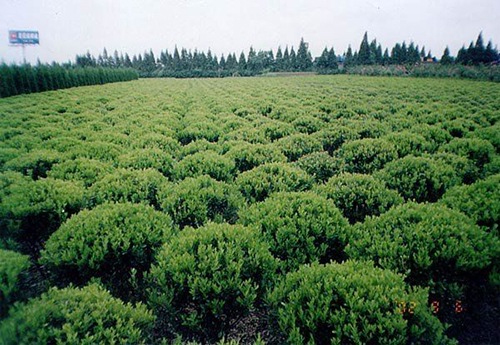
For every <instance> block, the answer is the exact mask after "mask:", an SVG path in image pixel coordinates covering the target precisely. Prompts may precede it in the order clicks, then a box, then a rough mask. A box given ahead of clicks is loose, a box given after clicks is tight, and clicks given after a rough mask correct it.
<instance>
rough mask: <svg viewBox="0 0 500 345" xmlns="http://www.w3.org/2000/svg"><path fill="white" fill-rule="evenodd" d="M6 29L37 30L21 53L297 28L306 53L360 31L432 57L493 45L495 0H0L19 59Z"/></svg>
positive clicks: (31, 57) (240, 45)
mask: <svg viewBox="0 0 500 345" xmlns="http://www.w3.org/2000/svg"><path fill="white" fill-rule="evenodd" d="M9 29H31V30H38V31H39V32H40V46H33V47H26V57H27V60H28V61H31V62H35V61H36V59H37V58H40V60H41V61H43V62H51V61H53V60H56V61H67V60H68V59H74V56H75V54H81V53H85V52H86V51H87V50H88V51H90V52H91V53H92V54H94V55H97V54H99V53H100V52H102V49H103V47H106V48H107V50H108V52H110V53H112V52H113V51H114V50H115V49H116V50H118V51H122V52H128V53H129V54H130V55H132V54H137V53H141V52H143V51H144V50H145V49H149V48H153V51H154V52H155V53H158V52H159V51H160V50H162V49H165V48H168V49H169V50H170V51H172V50H173V48H174V46H175V45H176V44H177V46H179V47H186V48H188V49H194V48H198V49H200V50H207V49H208V48H210V49H211V50H212V52H214V53H215V54H217V55H218V56H220V54H221V53H224V54H225V55H227V53H228V52H233V51H234V52H236V53H237V54H239V52H241V51H242V50H245V52H247V51H248V48H249V47H250V46H251V45H253V47H254V48H256V49H257V50H259V49H266V50H268V49H273V50H275V49H276V48H277V47H278V45H281V46H282V47H284V46H286V45H289V46H291V45H294V46H297V45H298V42H299V40H300V38H301V37H304V39H305V40H306V42H308V43H309V47H310V49H311V52H312V54H313V56H317V55H319V54H320V53H321V51H322V50H323V48H324V47H325V45H327V46H332V45H333V46H334V48H335V51H336V52H337V53H338V54H339V53H342V52H344V51H345V50H346V49H347V46H348V45H349V44H351V45H352V46H353V48H355V49H358V47H359V43H360V41H361V38H362V35H363V33H364V32H365V31H368V34H369V39H370V40H371V39H373V38H377V40H378V41H379V42H380V43H382V46H383V47H384V48H385V47H386V46H389V47H392V46H393V45H394V43H396V42H401V41H403V40H406V41H407V42H409V41H411V40H413V41H414V42H415V43H416V44H418V45H420V46H422V45H425V46H426V48H427V50H429V49H431V50H432V52H433V53H434V54H435V55H437V56H438V57H440V56H441V54H442V52H443V50H444V48H445V46H446V45H449V47H450V49H451V51H452V54H454V55H455V54H456V52H457V50H458V49H459V48H460V47H461V46H462V45H463V44H466V45H468V44H469V42H470V41H471V40H475V39H476V37H477V35H478V33H479V32H480V31H483V37H484V39H485V40H486V41H487V40H489V39H491V40H493V43H494V44H495V45H498V44H500V0H274V1H273V0H117V1H112V0H81V1H80V0H0V61H1V60H3V61H5V62H12V61H22V49H21V48H20V47H12V46H9V43H8V30H9Z"/></svg>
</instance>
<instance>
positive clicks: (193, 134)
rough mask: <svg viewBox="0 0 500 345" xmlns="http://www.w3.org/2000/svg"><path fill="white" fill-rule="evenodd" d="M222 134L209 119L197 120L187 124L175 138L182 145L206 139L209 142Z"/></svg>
mask: <svg viewBox="0 0 500 345" xmlns="http://www.w3.org/2000/svg"><path fill="white" fill-rule="evenodd" d="M221 134H222V132H221V130H220V129H219V128H218V127H217V125H216V124H214V123H213V122H209V121H206V120H205V121H197V122H193V123H191V124H189V125H187V126H186V127H185V128H184V129H183V130H181V131H180V132H179V134H178V136H177V139H178V140H179V141H180V142H181V144H182V145H187V144H189V143H190V142H192V141H195V140H200V139H206V140H208V141H210V142H214V141H217V140H218V139H219V136H220V135H221Z"/></svg>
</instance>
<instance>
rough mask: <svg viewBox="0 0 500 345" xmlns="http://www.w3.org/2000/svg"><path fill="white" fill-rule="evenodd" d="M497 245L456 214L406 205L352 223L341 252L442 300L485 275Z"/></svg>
mask: <svg viewBox="0 0 500 345" xmlns="http://www.w3.org/2000/svg"><path fill="white" fill-rule="evenodd" d="M498 245H499V243H498V240H497V239H495V238H494V237H493V236H491V234H488V233H487V232H486V231H484V230H483V229H481V228H479V227H478V226H477V225H476V224H474V221H472V220H471V219H470V218H468V217H467V216H465V215H463V214H462V213H460V212H458V211H454V210H451V209H449V208H447V207H445V206H442V205H437V204H415V203H407V204H404V205H401V206H397V207H394V208H392V209H390V210H389V211H388V212H386V213H384V214H382V215H381V216H379V217H376V218H367V219H366V220H365V222H364V223H358V224H356V225H355V226H354V227H353V229H352V233H351V234H350V238H349V244H348V245H347V247H346V252H347V254H348V255H349V256H350V257H351V258H354V259H370V260H373V261H374V262H375V263H376V264H377V265H379V266H381V267H383V268H388V269H392V270H394V271H396V272H398V273H402V274H405V275H406V277H407V278H406V279H407V282H408V283H410V284H412V285H413V284H414V285H421V286H429V287H431V291H432V292H433V293H436V294H438V295H442V294H447V293H454V292H453V291H456V290H457V288H458V289H459V290H460V289H461V288H462V287H463V286H466V285H467V284H473V282H474V281H475V280H477V279H476V278H478V276H479V275H480V274H482V273H484V272H487V271H488V270H489V269H490V267H491V264H492V258H493V257H494V256H495V255H496V254H495V251H496V250H498V249H497V248H498ZM455 297H456V296H455Z"/></svg>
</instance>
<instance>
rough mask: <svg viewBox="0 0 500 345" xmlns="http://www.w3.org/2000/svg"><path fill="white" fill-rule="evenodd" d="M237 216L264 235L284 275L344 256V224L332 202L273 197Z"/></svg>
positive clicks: (308, 195) (301, 195)
mask: <svg viewBox="0 0 500 345" xmlns="http://www.w3.org/2000/svg"><path fill="white" fill-rule="evenodd" d="M239 216H240V222H241V223H242V224H243V225H248V226H255V227H257V228H258V229H259V230H260V231H261V232H262V233H263V234H264V236H265V239H266V242H267V243H269V244H270V248H271V252H272V253H273V255H274V256H275V257H276V258H278V259H279V260H280V261H281V266H282V268H283V270H284V271H290V270H293V269H295V268H297V267H299V266H300V265H302V264H306V263H311V262H315V261H319V262H328V261H330V260H332V259H336V260H340V259H341V258H343V256H344V255H343V254H344V251H343V249H344V246H345V241H346V232H347V227H348V226H349V225H348V223H347V220H346V219H345V218H344V217H343V216H342V214H341V213H340V211H339V210H338V209H337V208H336V207H335V204H334V203H333V202H332V201H330V200H327V199H326V198H324V197H322V196H319V195H317V194H315V193H313V192H282V193H276V194H273V195H272V196H271V197H269V198H267V199H266V200H265V201H263V202H261V203H257V204H254V205H252V206H250V208H247V209H245V210H242V211H241V212H240V214H239Z"/></svg>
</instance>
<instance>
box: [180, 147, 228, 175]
mask: <svg viewBox="0 0 500 345" xmlns="http://www.w3.org/2000/svg"><path fill="white" fill-rule="evenodd" d="M235 169H236V166H235V163H234V160H232V159H231V158H228V157H226V156H222V155H220V154H218V153H215V152H213V151H205V152H198V153H194V154H192V155H189V156H187V157H185V158H184V159H183V160H181V161H180V162H179V163H178V164H177V165H176V166H175V168H174V174H173V175H174V178H175V179H177V180H183V179H185V178H186V177H196V176H200V175H208V176H210V177H212V178H214V179H216V180H218V181H229V180H231V179H232V178H233V176H234V173H235Z"/></svg>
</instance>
